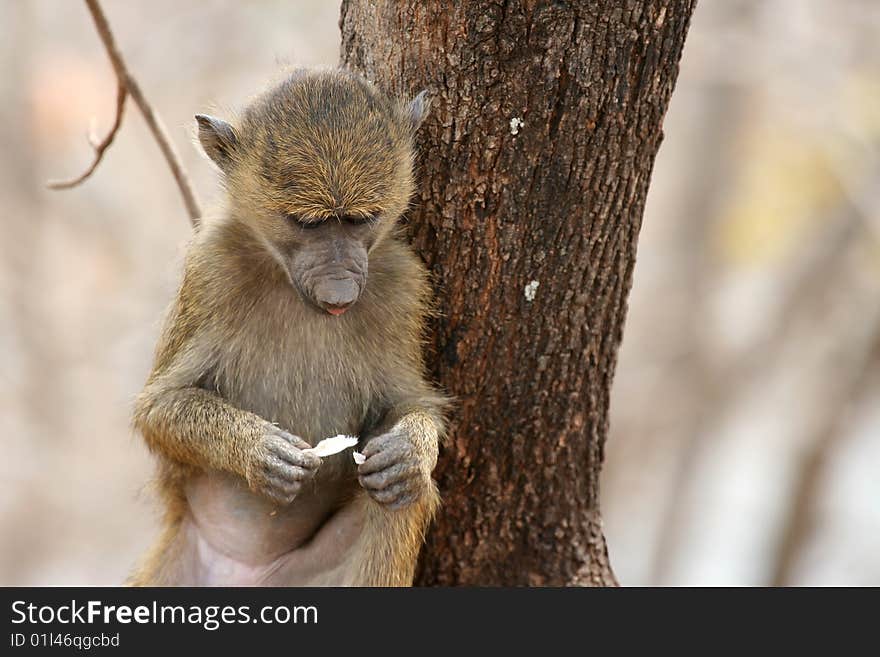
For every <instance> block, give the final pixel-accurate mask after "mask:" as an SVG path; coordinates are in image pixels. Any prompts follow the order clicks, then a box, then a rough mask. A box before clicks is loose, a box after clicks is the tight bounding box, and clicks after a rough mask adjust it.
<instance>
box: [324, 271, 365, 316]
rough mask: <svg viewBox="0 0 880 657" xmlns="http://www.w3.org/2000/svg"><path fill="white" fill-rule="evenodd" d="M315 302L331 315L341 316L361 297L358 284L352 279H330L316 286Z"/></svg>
mask: <svg viewBox="0 0 880 657" xmlns="http://www.w3.org/2000/svg"><path fill="white" fill-rule="evenodd" d="M314 294H315V301H317V302H318V305H320V306H321V307H322V308H323V309H324V310H326V311H327V312H328V313H330V314H331V315H341V314H342V313H344V312H345V311H346V310H348V309H349V308H350V307H351V306H352V305H353V304H354V302H355V301H357V299H358V297H359V296H360V288H359V287H358V284H357V283H356V282H355V281H353V280H352V279H350V278H339V279H336V278H329V279H324V280H322V281H320V282H318V284H317V285H315V291H314Z"/></svg>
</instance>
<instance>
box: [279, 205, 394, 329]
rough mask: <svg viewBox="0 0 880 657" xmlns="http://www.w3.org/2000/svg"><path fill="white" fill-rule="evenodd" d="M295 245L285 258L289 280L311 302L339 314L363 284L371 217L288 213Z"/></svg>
mask: <svg viewBox="0 0 880 657" xmlns="http://www.w3.org/2000/svg"><path fill="white" fill-rule="evenodd" d="M288 221H289V222H290V224H291V226H292V228H293V231H294V232H295V233H296V246H295V247H294V248H293V249H291V250H290V252H289V255H288V256H287V257H286V258H285V266H286V268H287V273H288V277H289V278H290V281H291V283H293V285H294V286H295V287H296V289H297V290H299V292H300V293H301V294H302V295H303V297H304V298H305V299H307V300H308V301H310V302H311V303H312V304H314V305H315V306H316V307H318V308H320V309H322V310H324V311H326V312H328V313H330V314H331V315H341V314H342V313H344V312H345V311H346V310H348V309H349V307H351V306H352V305H353V304H354V303H355V302H356V301H357V300H358V298H359V297H360V296H361V293H362V292H363V289H364V286H365V285H366V283H367V269H368V263H369V257H368V255H367V254H368V252H369V249H370V247H371V246H372V244H373V243H374V242H375V239H376V236H377V234H378V231H377V226H378V223H379V221H380V219H379V218H378V217H375V216H366V217H364V216H351V215H342V216H339V215H334V216H332V217H328V218H320V219H316V218H311V219H309V218H303V217H299V216H297V215H290V216H289V217H288Z"/></svg>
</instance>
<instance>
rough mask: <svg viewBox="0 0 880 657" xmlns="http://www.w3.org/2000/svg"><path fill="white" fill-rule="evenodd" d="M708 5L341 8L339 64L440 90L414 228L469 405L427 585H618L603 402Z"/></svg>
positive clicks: (451, 459)
mask: <svg viewBox="0 0 880 657" xmlns="http://www.w3.org/2000/svg"><path fill="white" fill-rule="evenodd" d="M694 5H695V0H620V1H612V2H534V1H532V2H529V1H526V0H520V1H516V0H508V1H504V2H491V3H490V2H485V3H484V2H469V3H458V2H456V3H447V2H432V1H429V2H424V1H423V0H395V1H393V2H392V1H391V0H373V1H371V2H366V1H362V0H343V3H342V13H341V18H340V28H341V30H342V64H343V65H345V66H349V67H351V68H354V69H356V70H359V71H361V72H362V73H364V74H365V75H366V76H367V77H368V78H370V79H372V80H374V81H375V82H376V83H377V84H378V85H379V86H380V87H382V88H384V89H386V90H387V91H390V92H396V93H398V94H399V95H400V96H402V97H407V96H411V95H412V94H413V93H414V92H417V91H419V90H420V89H422V88H427V89H428V90H429V93H430V97H431V101H432V111H431V115H430V116H429V118H428V120H427V121H426V123H425V125H424V126H423V128H422V130H421V133H420V136H419V139H420V151H421V153H422V156H421V158H422V162H421V164H420V185H419V190H418V192H417V195H416V199H415V203H414V207H413V212H412V216H411V223H410V232H411V235H412V239H413V243H414V244H415V246H416V247H417V248H418V249H419V251H420V253H421V254H422V256H423V257H424V259H425V261H426V263H427V264H428V266H429V267H430V269H431V272H432V275H433V277H434V283H435V287H436V290H437V291H438V298H439V311H440V316H439V317H438V318H437V319H436V320H435V322H434V324H433V326H432V335H431V344H432V346H433V352H432V355H431V357H430V359H429V366H430V368H431V371H432V373H433V375H434V376H435V377H436V379H437V380H438V381H439V382H440V383H441V384H442V385H443V386H444V388H445V389H446V390H447V391H449V392H450V393H451V394H452V395H454V396H455V397H456V398H457V400H458V401H457V405H456V410H455V413H454V417H453V421H452V427H451V432H450V436H449V439H448V441H447V443H446V446H445V449H444V450H443V453H442V455H441V460H440V463H439V464H438V467H437V470H436V475H437V478H438V481H439V483H440V490H441V493H442V495H443V498H444V505H443V507H442V509H441V511H440V513H439V515H438V517H437V520H436V522H435V523H434V525H433V527H432V528H431V530H430V531H429V534H428V537H427V543H426V545H425V549H424V551H423V554H422V559H421V564H420V568H419V574H418V577H417V581H418V583H420V584H425V585H431V584H434V585H453V584H459V585H478V584H479V585H527V584H529V585H614V584H616V580H615V578H614V574H613V572H612V570H611V566H610V564H609V561H608V553H607V549H606V546H605V539H604V536H603V533H602V523H601V517H600V514H599V506H598V502H599V475H600V470H601V465H602V460H603V448H604V443H605V438H606V435H607V429H608V405H609V395H610V389H611V383H612V379H613V375H614V369H615V365H616V360H617V350H618V346H619V344H620V340H621V336H622V330H623V324H624V319H625V315H626V298H627V295H628V293H629V289H630V286H631V283H632V272H633V266H634V264H635V256H636V243H637V237H638V232H639V228H640V225H641V219H642V212H643V209H644V204H645V196H646V194H647V190H648V182H649V179H650V175H651V169H652V166H653V163H654V157H655V155H656V153H657V149H658V147H659V145H660V142H661V139H662V121H663V116H664V114H665V112H666V108H667V105H668V103H669V98H670V96H671V93H672V89H673V86H674V84H675V79H676V76H677V73H678V62H679V59H680V57H681V52H682V48H683V45H684V40H685V35H686V33H687V28H688V24H689V20H690V16H691V13H692V11H693V9H694Z"/></svg>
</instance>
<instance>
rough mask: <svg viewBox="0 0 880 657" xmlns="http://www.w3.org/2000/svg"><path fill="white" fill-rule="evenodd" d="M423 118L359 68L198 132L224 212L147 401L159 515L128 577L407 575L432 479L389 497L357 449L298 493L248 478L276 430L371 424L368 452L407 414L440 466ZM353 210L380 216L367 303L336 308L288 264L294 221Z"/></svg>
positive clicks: (354, 578) (193, 265)
mask: <svg viewBox="0 0 880 657" xmlns="http://www.w3.org/2000/svg"><path fill="white" fill-rule="evenodd" d="M417 110H418V108H416V110H415V111H417ZM412 111H414V110H412V109H409V108H407V107H406V106H405V105H404V104H401V103H398V102H396V101H392V100H389V99H387V98H385V97H384V96H382V95H381V94H380V93H379V92H378V91H377V90H376V89H375V88H374V87H372V85H370V84H369V83H367V82H365V81H364V80H363V79H361V78H359V77H358V76H356V75H354V74H351V73H348V72H343V71H337V72H329V73H306V72H296V73H294V74H293V75H291V76H290V77H289V78H287V79H286V80H284V81H283V82H282V83H281V84H280V85H278V86H277V87H275V88H274V89H272V90H270V91H269V92H267V93H266V94H264V95H263V96H261V97H259V98H257V99H256V100H255V101H254V102H253V103H252V104H251V105H250V106H249V107H248V108H247V110H246V111H245V112H244V113H243V115H242V117H241V119H240V120H239V121H238V125H237V127H235V128H231V126H230V127H228V130H229V132H227V133H224V132H223V128H222V126H221V130H220V132H219V133H217V132H215V131H213V130H208V131H207V132H206V133H203V135H202V143H203V144H205V145H206V151H208V153H209V155H211V156H212V158H213V159H214V160H215V161H216V162H218V164H219V166H220V168H221V170H222V171H223V172H224V174H225V180H224V182H225V185H226V188H227V190H228V209H227V210H226V211H225V212H224V213H223V214H221V215H220V216H218V217H215V218H213V219H212V220H209V221H206V222H205V224H204V227H203V228H202V230H201V231H200V232H199V233H198V234H196V235H195V237H194V238H193V241H192V243H191V245H190V247H189V251H188V255H187V258H186V263H185V268H184V275H183V282H182V284H181V286H180V290H179V292H178V295H177V299H176V300H175V302H174V304H173V305H172V308H171V310H170V313H169V315H168V318H167V320H166V324H165V329H164V331H163V333H162V336H161V338H160V341H159V345H158V348H157V354H156V359H155V363H154V367H153V370H152V373H151V374H150V376H149V379H148V381H147V384H146V386H145V388H144V390H143V392H142V393H141V394H140V396H139V398H138V400H137V403H136V409H135V414H134V424H135V426H136V427H137V428H138V429H139V430H140V431H141V432H142V434H143V436H144V439H145V440H146V442H147V444H148V446H149V447H150V449H151V450H152V451H153V452H154V453H155V454H156V455H157V456H158V459H159V477H158V487H159V490H160V493H161V500H162V503H163V504H164V507H165V514H164V520H163V525H164V526H163V530H162V533H161V535H160V537H159V539H158V542H157V544H156V545H155V547H154V548H153V549H152V550H151V552H150V553H149V554H148V555H147V557H146V558H145V560H144V561H143V563H142V565H140V567H139V568H138V569H137V571H136V572H135V573H134V574H133V576H132V578H131V583H133V584H136V585H176V584H184V585H192V584H204V583H208V584H223V583H231V584H236V583H247V584H273V585H288V584H345V585H349V584H350V585H409V584H410V583H411V582H412V577H413V572H414V567H415V562H416V558H417V555H418V552H419V549H420V547H421V544H422V541H423V536H424V532H425V529H426V527H427V524H428V523H429V521H430V519H431V517H432V515H433V513H434V512H435V510H436V508H437V504H438V499H439V498H438V496H437V492H436V487H435V486H434V484H433V482H430V480H429V479H427V480H426V485H425V486H424V488H423V490H422V493H421V494H420V495H419V496H418V499H416V500H415V501H414V502H413V503H412V504H410V505H408V506H406V507H404V508H402V509H398V510H392V509H390V508H388V507H386V506H383V505H381V504H379V503H377V502H376V501H375V500H374V499H372V498H371V497H369V496H367V495H366V494H365V492H364V491H363V490H362V489H361V487H360V486H359V485H358V472H357V466H355V465H354V463H353V461H352V457H351V452H350V451H349V450H346V451H345V452H342V453H340V454H337V455H334V456H332V457H328V458H326V459H324V461H323V462H322V464H321V465H320V468H319V469H318V471H317V474H316V475H315V477H314V479H313V480H311V481H309V482H307V484H306V486H305V488H304V489H303V490H302V491H300V492H299V493H298V494H297V496H296V498H295V500H294V501H293V503H292V504H290V505H289V506H282V507H280V508H279V507H278V505H277V504H273V503H272V501H271V500H268V499H265V498H263V497H260V496H259V495H257V494H256V493H253V492H250V491H249V490H247V487H248V482H249V481H250V480H249V474H250V473H249V470H248V468H249V463H252V462H253V458H254V454H255V450H259V449H260V445H261V440H263V437H264V436H265V435H266V434H267V431H270V430H271V429H272V427H278V428H280V429H283V430H284V431H286V432H289V433H290V434H294V435H296V436H299V437H301V438H302V439H304V440H305V441H306V442H308V443H309V444H311V445H314V444H315V443H317V442H318V441H319V440H321V439H322V438H326V437H329V436H333V435H336V434H339V433H346V434H352V435H358V436H360V437H361V439H362V440H361V443H360V447H359V448H358V449H362V448H363V445H364V443H365V442H367V441H369V440H370V439H371V438H373V437H375V436H378V435H380V434H382V433H383V432H386V431H388V430H389V429H391V428H392V427H394V428H395V430H397V431H402V432H403V433H404V435H406V436H408V438H409V440H410V441H411V444H412V448H413V450H415V453H416V454H417V455H418V458H419V459H420V462H421V463H423V464H424V467H425V472H426V473H430V470H431V469H433V466H434V464H435V463H436V457H437V441H438V438H439V436H440V434H441V433H442V426H443V422H442V408H443V405H444V398H443V397H442V395H440V394H438V393H437V392H436V391H435V390H434V389H433V388H432V386H431V385H430V384H428V383H427V382H426V380H425V377H424V372H423V369H424V368H423V362H422V355H421V351H422V333H423V329H424V321H425V317H426V313H427V312H428V307H429V288H428V284H427V276H426V272H425V270H424V267H423V265H422V264H421V263H420V261H419V260H418V258H417V257H416V256H415V255H414V254H413V253H412V251H411V250H410V248H409V247H408V246H407V245H406V244H405V243H403V241H401V239H400V237H399V236H398V235H397V234H396V231H395V229H394V224H395V222H396V220H397V218H398V217H399V216H400V214H401V213H402V212H403V211H404V209H405V207H406V205H407V203H408V200H409V197H410V194H411V191H412V186H413V183H412V136H413V132H414V128H415V124H416V123H417V120H416V121H414V120H413V119H412V116H411V114H412ZM209 127H210V126H209ZM218 134H219V137H218V136H217V135H218ZM227 136H228V137H229V139H228V140H227V139H226V137H227ZM218 139H219V141H218ZM343 214H344V215H347V216H370V217H376V216H380V217H381V219H379V220H376V221H373V224H372V225H371V226H370V227H369V229H368V230H370V231H371V232H370V235H369V242H368V243H369V248H368V253H369V275H368V277H367V279H366V284H365V286H364V288H363V291H362V294H361V296H360V298H359V300H358V301H357V303H356V304H355V305H353V306H352V307H351V309H350V310H348V311H347V312H346V313H345V314H344V315H342V316H339V317H331V316H330V315H328V314H327V313H325V312H321V311H320V310H316V308H315V307H313V305H311V304H310V303H308V302H307V300H306V299H304V298H303V296H302V294H301V293H300V292H298V290H297V289H295V287H294V286H293V285H292V284H291V278H290V276H289V274H288V273H287V272H285V271H284V268H283V267H281V266H279V257H280V256H279V254H284V253H287V252H288V251H295V250H296V249H297V248H299V247H298V246H297V239H299V238H298V237H297V235H299V233H297V232H296V230H300V229H296V228H291V226H290V225H289V222H286V221H285V220H284V218H283V217H284V216H285V215H295V216H297V217H303V218H305V219H311V218H326V217H338V216H340V215H343ZM253 536H258V537H262V538H261V539H260V540H259V541H257V539H254V538H253ZM255 541H256V542H255ZM204 554H209V555H212V556H210V558H206V557H204ZM328 555H332V558H331V557H330V556H328ZM208 562H210V563H208Z"/></svg>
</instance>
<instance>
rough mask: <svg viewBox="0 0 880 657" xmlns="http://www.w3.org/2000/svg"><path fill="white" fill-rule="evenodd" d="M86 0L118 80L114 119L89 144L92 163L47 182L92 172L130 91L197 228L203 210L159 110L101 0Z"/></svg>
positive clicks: (63, 185)
mask: <svg viewBox="0 0 880 657" xmlns="http://www.w3.org/2000/svg"><path fill="white" fill-rule="evenodd" d="M85 3H86V6H87V7H88V8H89V12H90V13H91V15H92V20H93V21H94V22H95V28H96V29H97V30H98V35H99V36H100V37H101V41H102V42H103V44H104V48H105V49H106V50H107V56H108V57H109V58H110V62H111V63H112V64H113V70H114V72H115V73H116V79H117V81H118V84H119V86H118V94H117V99H116V120H115V121H114V123H113V127H112V129H111V130H110V132H109V133H108V135H107V136H106V137H105V138H104V139H103V140H102V141H101V142H100V143H98V144H94V143H93V144H92V146H93V147H94V149H95V159H94V161H93V162H92V164H91V166H90V167H89V168H88V169H87V170H86V171H85V172H84V173H83V174H82V175H80V176H78V177H77V178H74V179H72V180H68V181H53V182H50V183H48V186H49V187H50V188H51V189H69V188H71V187H74V186H76V185H78V184H80V183H81V182H83V181H84V180H85V179H86V178H88V177H89V176H90V175H91V174H92V172H93V171H94V170H95V168H96V167H97V166H98V163H99V162H100V161H101V158H102V157H103V155H104V151H106V150H107V148H108V147H109V146H110V144H111V143H113V138H114V137H115V136H116V132H117V131H118V130H119V126H120V124H121V123H122V111H123V108H124V105H125V99H126V97H127V96H128V95H130V96H131V98H132V100H134V102H135V104H136V105H137V106H138V109H140V111H141V114H142V115H143V117H144V119H145V120H146V122H147V126H148V127H149V128H150V132H152V133H153V137H154V138H155V139H156V142H157V143H158V144H159V148H160V149H161V150H162V154H163V155H164V156H165V161H166V162H167V163H168V167H169V168H170V169H171V173H172V174H174V179H175V180H176V181H177V186H178V187H179V188H180V193H181V195H182V196H183V202H184V204H185V205H186V210H187V212H188V213H189V219H190V223H191V224H192V225H193V227H194V228H198V226H199V218H200V217H201V216H202V210H201V208H200V207H199V202H198V200H197V199H196V195H195V192H194V191H193V188H192V185H191V184H190V182H189V177H188V176H187V174H186V171H184V169H183V165H182V164H181V163H180V157H179V156H178V155H177V152H176V151H175V150H174V146H173V145H172V143H171V140H170V139H169V138H168V132H167V131H166V130H165V126H164V125H163V124H162V120H161V119H160V118H159V116H158V114H156V112H155V111H153V108H152V106H151V105H150V104H149V103H148V102H147V99H146V97H145V96H144V93H143V91H141V88H140V85H139V84H138V83H137V80H135V79H134V77H133V76H132V74H131V73H130V72H129V70H128V67H127V66H126V65H125V60H124V59H123V57H122V53H121V52H120V51H119V48H118V47H117V46H116V39H115V38H114V37H113V32H112V30H111V29H110V24H109V23H108V22H107V17H106V16H105V15H104V10H103V9H102V8H101V4H100V2H99V1H98V0H85ZM90 141H91V140H90Z"/></svg>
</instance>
